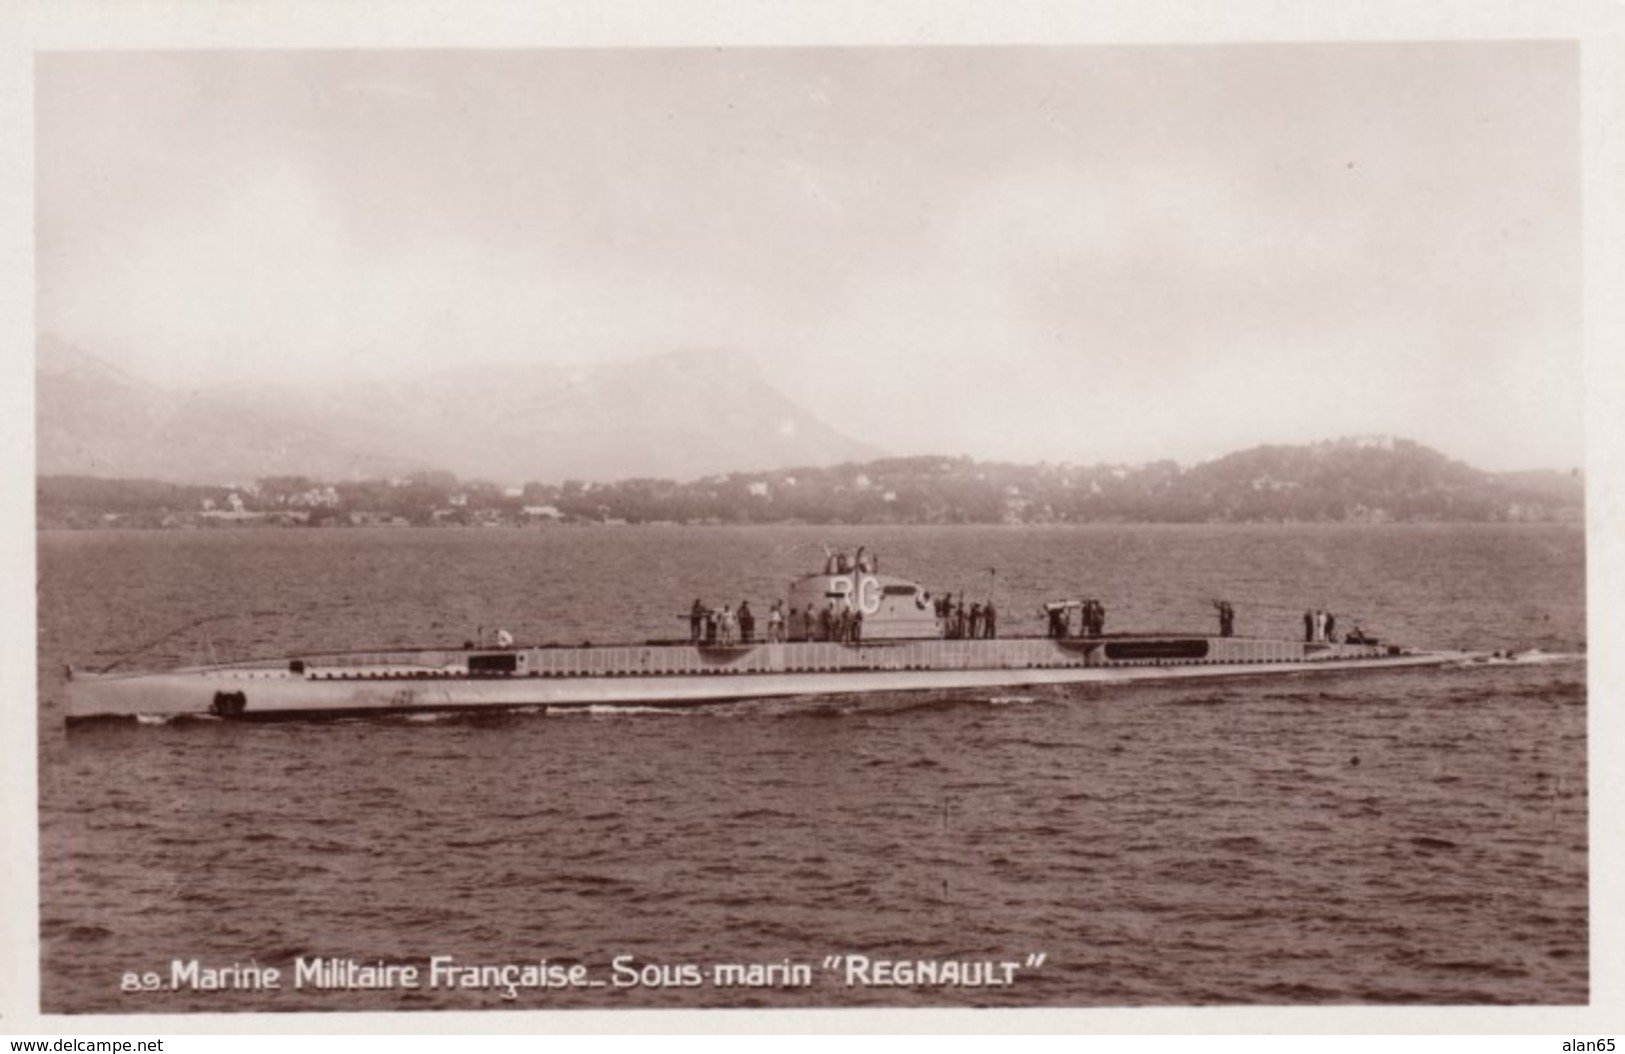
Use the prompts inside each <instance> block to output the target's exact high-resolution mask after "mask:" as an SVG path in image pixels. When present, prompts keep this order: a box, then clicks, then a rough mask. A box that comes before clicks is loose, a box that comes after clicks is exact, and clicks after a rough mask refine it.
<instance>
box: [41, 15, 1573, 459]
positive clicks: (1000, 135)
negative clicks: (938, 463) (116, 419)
mask: <svg viewBox="0 0 1625 1054" xmlns="http://www.w3.org/2000/svg"><path fill="white" fill-rule="evenodd" d="M35 69H36V73H35V88H36V102H35V107H36V182H35V195H36V199H35V221H36V252H37V267H36V277H37V311H36V315H37V327H38V330H39V331H40V332H41V333H44V334H50V335H52V336H55V337H58V338H61V339H63V340H66V341H68V342H70V343H72V344H75V345H77V346H78V347H80V348H81V349H83V350H85V351H87V352H90V353H92V354H94V355H96V356H98V357H99V358H102V359H104V360H106V361H107V362H109V363H112V364H114V365H117V366H119V367H121V368H123V369H125V370H127V371H128V372H130V373H132V374H134V375H136V376H138V377H141V378H144V379H148V380H151V381H154V382H156V383H159V384H162V385H165V386H169V387H175V388H199V387H208V386H211V385H215V384H249V385H252V384H254V383H257V382H266V381H273V380H274V381H277V382H287V381H296V382H299V383H313V384H323V385H326V384H332V385H343V384H352V385H356V386H357V390H358V392H359V391H360V390H361V386H363V385H364V384H365V383H366V382H367V381H369V380H371V379H377V378H388V377H391V376H420V375H425V374H429V373H432V372H435V371H437V370H441V369H446V368H451V367H457V368H468V367H477V366H478V364H480V363H483V362H512V361H526V360H545V361H553V362H591V361H595V360H600V359H605V358H629V357H638V356H646V355H654V354H659V353H662V352H666V351H671V350H676V349H681V348H692V347H718V348H730V349H737V350H740V351H743V352H746V353H748V354H749V355H751V356H753V357H754V358H755V359H756V360H757V362H758V363H759V364H760V366H761V368H762V371H763V373H764V374H765V375H766V376H767V377H768V378H769V379H770V380H771V381H772V382H773V383H775V384H776V385H777V386H779V387H780V388H781V389H783V390H784V391H785V392H786V393H787V394H789V395H790V396H792V397H793V398H795V399H796V400H797V401H798V402H800V403H802V404H803V405H804V406H805V407H806V408H807V409H809V410H810V411H811V412H813V413H814V414H816V415H817V416H818V417H820V418H821V419H823V420H824V421H826V422H827V423H828V424H830V425H832V426H834V427H835V428H838V429H840V430H841V431H843V432H846V433H847V434H849V435H851V436H853V437H854V438H857V439H861V440H864V441H867V442H869V443H872V444H874V445H875V446H877V447H879V448H881V449H883V450H885V451H887V452H889V453H894V454H899V455H906V454H926V453H932V454H968V455H970V456H973V457H977V458H982V459H996V460H1014V461H1023V462H1034V461H1071V462H1079V463H1094V462H1101V461H1109V462H1141V461H1147V460H1153V459H1159V458H1173V459H1175V460H1178V461H1181V462H1183V463H1192V462H1196V461H1200V460H1203V459H1206V458H1211V457H1216V456H1220V455H1222V454H1225V453H1228V452H1230V451H1233V450H1237V449H1242V448H1246V447H1250V446H1254V445H1257V444H1260V443H1283V442H1284V443H1300V442H1310V441H1314V440H1319V439H1327V438H1334V437H1338V436H1344V435H1369V434H1388V435H1398V436H1402V437H1407V438H1413V439H1416V440H1418V441H1421V442H1423V443H1427V444H1429V445H1431V446H1434V447H1437V448H1438V449H1440V450H1442V451H1443V452H1445V453H1447V454H1449V455H1450V456H1452V457H1457V458H1460V459H1462V460H1465V461H1467V462H1468V463H1470V464H1473V465H1475V466H1478V467H1480V468H1486V469H1519V468H1535V467H1547V468H1557V469H1563V470H1567V469H1569V468H1572V467H1575V466H1578V465H1580V464H1581V463H1582V462H1583V459H1584V455H1585V438H1584V428H1583V421H1582V390H1581V389H1582V385H1581V340H1580V283H1581V267H1580V248H1581V246H1580V240H1581V227H1580V225H1581V209H1580V166H1581V157H1580V148H1579V118H1580V114H1579V51H1578V48H1577V46H1576V45H1575V44H1573V43H1572V42H1569V43H1565V42H1545V43H1542V42H1502V43H1439V44H1404V43H1372V44H1324V45H1310V44H1281V45H1208V46H1162V47H1136V46H1115V47H1084V46H1079V47H1026V46H1023V47H981V48H952V47H940V48H928V47H869V48H757V49H752V48H687V49H633V48H618V49H598V50H593V49H575V50H569V49H558V50H546V49H542V50H510V51H489V50H487V51H455V50H433V51H304V52H301V51H284V52H232V53H224V52H211V51H206V50H205V51H188V52H180V51H175V52H139V51H136V52H114V51H104V52H58V53H46V54H41V55H39V56H38V57H37V61H36V67H35Z"/></svg>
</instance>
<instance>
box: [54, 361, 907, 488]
mask: <svg viewBox="0 0 1625 1054" xmlns="http://www.w3.org/2000/svg"><path fill="white" fill-rule="evenodd" d="M37 345H38V346H37V356H38V358H37V370H36V395H37V417H36V423H37V433H36V435H37V447H36V471H37V472H38V473H39V474H41V475H87V476H96V477H102V478H155V479H168V480H171V481H173V482H179V483H194V484H205V483H226V482H231V481H234V480H242V479H253V478H257V477H260V476H268V475H290V474H298V475H310V476H317V477H322V478H327V479H361V478H369V477H374V476H389V475H400V474H405V473H409V472H414V471H448V472H453V473H456V474H457V475H460V476H467V477H479V478H490V479H497V480H503V481H507V482H515V483H517V482H521V481H525V480H533V479H564V478H571V477H576V478H586V479H615V478H622V477H625V476H629V475H660V476H669V477H672V478H682V479H687V478H697V477H699V476H703V475H705V474H707V473H711V472H717V471H726V470H734V469H740V468H744V469H766V468H778V467H783V466H784V465H788V464H797V463H802V462H819V463H828V462H836V461H843V460H851V459H854V458H863V457H870V456H874V455H876V454H877V453H879V451H878V450H876V448H874V447H872V446H870V445H868V444H866V443H864V442H861V441H859V440H856V439H853V438H851V437H849V436H846V435H844V434H842V433H840V432H838V431H836V430H835V429H833V428H831V427H829V426H828V425H826V424H825V423H823V422H822V421H820V420H819V419H818V418H816V417H815V416H814V415H813V414H811V413H810V412H808V411H807V410H806V409H804V408H803V407H801V406H799V405H798V404H797V403H796V402H795V401H794V400H792V399H790V398H789V397H787V396H785V395H784V394H783V393H782V392H780V391H778V390H777V389H776V388H774V387H773V386H772V385H771V384H770V383H769V382H768V381H767V380H766V378H765V376H764V375H763V373H762V370H761V368H760V366H759V364H758V363H757V362H756V360H755V359H754V358H753V357H752V356H750V355H749V354H747V353H745V352H742V351H737V350H731V349H718V348H679V349H675V350H673V351H669V352H665V353H662V354H658V355H654V356H650V357H648V358H642V359H630V360H615V361H611V362H607V363H602V364H588V365H581V364H575V365H571V364H557V363H539V364H531V363H498V364H491V365H478V366H471V367H466V368H455V367H454V368H450V369H446V370H440V371H437V372H435V373H432V374H428V375H425V376H422V377H405V378H394V379H390V380H388V381H383V382H376V383H367V384H359V383H350V384H344V385H335V386H330V387H325V388H324V387H322V386H314V385H304V384H300V383H297V382H282V383H277V384H263V385H230V386H219V387H210V388H202V389H192V390H187V391H178V390H174V389H167V388H163V387H160V386H158V385H154V384H151V383H150V382H147V381H145V380H143V379H141V378H138V377H135V376H133V375H131V374H129V373H127V372H125V371H123V370H120V369H118V368H117V367H114V366H112V365H110V364H108V363H106V362H105V361H104V360H101V359H99V358H98V357H96V356H95V355H93V354H91V353H89V352H85V351H83V350H82V349H79V348H77V347H75V346H73V345H71V344H68V343H67V342H65V341H61V340H59V339H57V338H55V337H52V336H49V335H42V336H41V338H40V339H39V341H38V342H37Z"/></svg>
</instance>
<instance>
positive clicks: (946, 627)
mask: <svg viewBox="0 0 1625 1054" xmlns="http://www.w3.org/2000/svg"><path fill="white" fill-rule="evenodd" d="M933 605H934V610H935V612H936V616H937V618H938V620H939V621H941V623H942V635H943V636H944V637H946V638H947V639H948V640H992V639H994V638H995V637H997V636H998V635H999V612H998V609H997V608H995V607H994V606H993V601H991V600H989V601H987V602H985V603H984V602H982V601H980V600H973V601H971V606H970V607H969V608H968V609H967V608H966V607H965V594H963V593H961V594H959V600H958V602H957V603H956V602H955V601H954V597H953V594H952V593H949V594H948V595H946V596H944V597H941V598H939V599H937V600H936V601H934V602H933Z"/></svg>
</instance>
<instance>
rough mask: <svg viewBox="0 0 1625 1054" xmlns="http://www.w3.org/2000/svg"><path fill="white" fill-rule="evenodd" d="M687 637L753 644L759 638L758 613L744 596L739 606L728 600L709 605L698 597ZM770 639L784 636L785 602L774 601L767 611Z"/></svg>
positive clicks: (706, 641) (705, 641) (690, 613)
mask: <svg viewBox="0 0 1625 1054" xmlns="http://www.w3.org/2000/svg"><path fill="white" fill-rule="evenodd" d="M688 639H689V640H690V641H691V642H692V643H694V644H733V643H734V642H735V641H736V640H737V641H738V642H739V643H741V644H752V643H755V640H756V614H755V612H753V611H751V609H750V601H748V600H741V601H740V602H739V607H738V608H737V609H735V608H732V607H729V606H728V605H727V604H724V605H722V607H720V608H712V607H707V606H706V605H705V602H704V601H702V600H700V599H699V598H698V597H696V598H695V600H694V605H693V606H692V607H690V608H689V609H688ZM767 639H768V641H769V642H777V641H782V640H783V639H784V605H783V603H782V602H781V601H778V600H775V601H773V607H772V609H771V610H770V611H768V613H767Z"/></svg>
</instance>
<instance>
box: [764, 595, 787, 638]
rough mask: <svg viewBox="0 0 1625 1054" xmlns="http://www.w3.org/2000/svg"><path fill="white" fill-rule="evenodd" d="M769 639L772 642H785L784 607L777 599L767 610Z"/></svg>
mask: <svg viewBox="0 0 1625 1054" xmlns="http://www.w3.org/2000/svg"><path fill="white" fill-rule="evenodd" d="M767 639H768V641H769V642H770V643H772V644H783V643H784V609H783V608H781V607H780V606H779V601H777V600H775V601H773V606H772V607H771V608H769V609H768V612H767Z"/></svg>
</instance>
